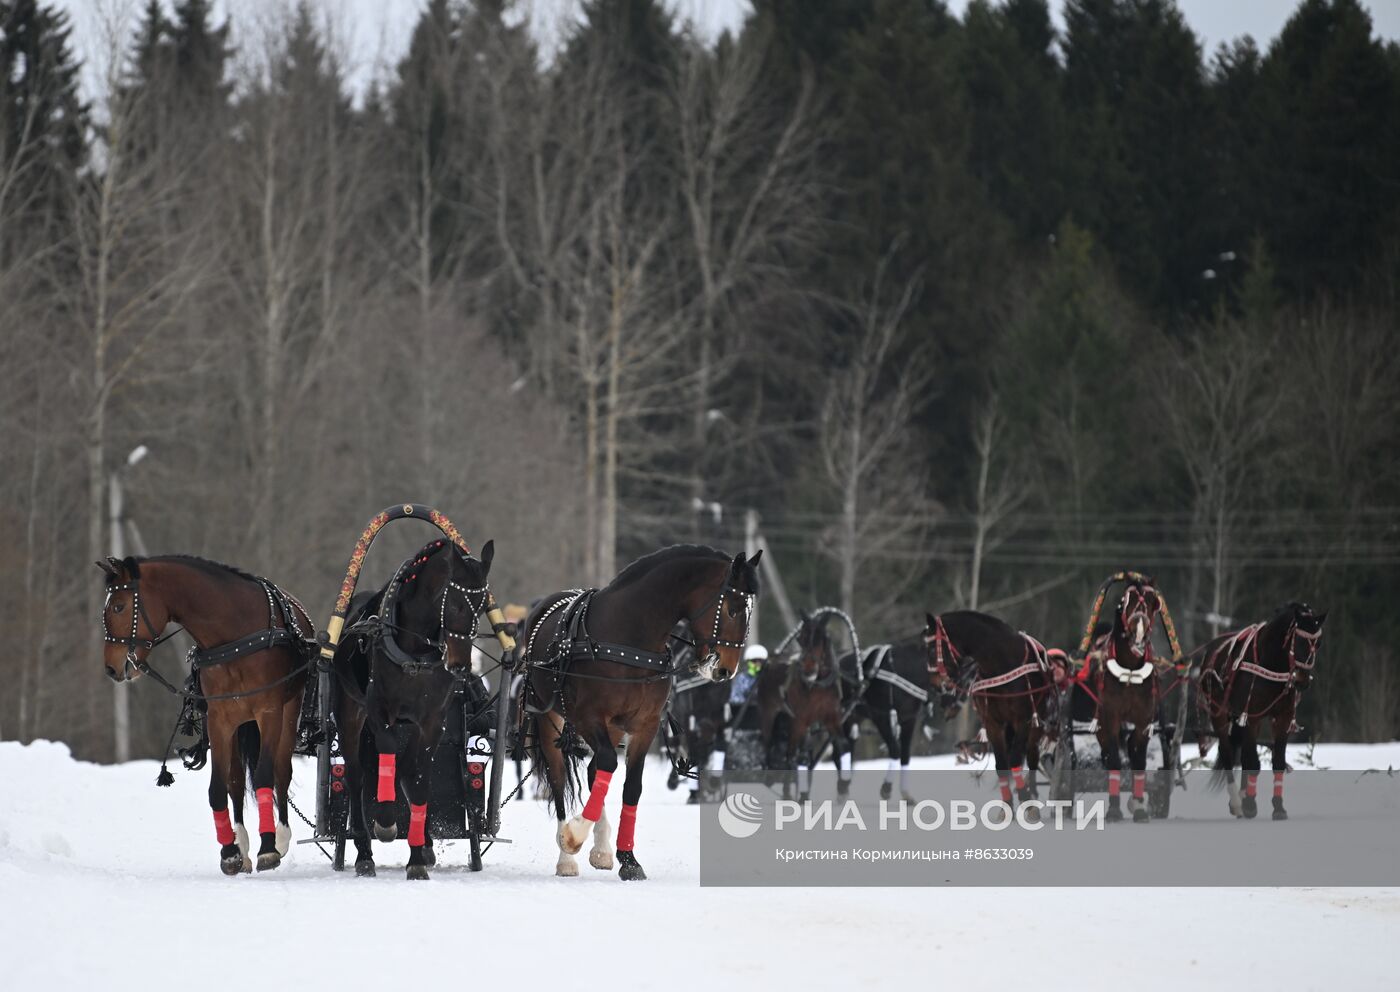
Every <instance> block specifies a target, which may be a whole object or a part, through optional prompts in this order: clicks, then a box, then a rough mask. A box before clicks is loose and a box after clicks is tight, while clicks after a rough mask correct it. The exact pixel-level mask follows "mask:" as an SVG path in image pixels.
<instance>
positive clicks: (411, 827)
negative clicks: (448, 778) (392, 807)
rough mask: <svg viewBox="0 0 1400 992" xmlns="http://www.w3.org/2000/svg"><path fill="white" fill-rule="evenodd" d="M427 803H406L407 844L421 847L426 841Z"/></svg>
mask: <svg viewBox="0 0 1400 992" xmlns="http://www.w3.org/2000/svg"><path fill="white" fill-rule="evenodd" d="M427 824H428V804H427V803H424V804H423V805H422V806H414V805H413V804H412V803H409V805H408V846H409V847H422V846H423V845H424V844H425V843H427V837H426V834H427V830H426V829H425V828H426V827H427Z"/></svg>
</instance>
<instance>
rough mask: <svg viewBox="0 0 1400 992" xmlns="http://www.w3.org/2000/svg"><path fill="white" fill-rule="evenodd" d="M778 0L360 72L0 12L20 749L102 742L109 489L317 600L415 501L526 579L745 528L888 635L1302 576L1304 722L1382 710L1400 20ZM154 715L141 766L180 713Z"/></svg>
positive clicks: (770, 624)
mask: <svg viewBox="0 0 1400 992" xmlns="http://www.w3.org/2000/svg"><path fill="white" fill-rule="evenodd" d="M753 7H754V11H753V14H752V16H751V17H750V18H749V19H748V20H747V22H746V23H745V24H744V26H743V29H742V31H741V32H740V33H739V34H738V35H737V36H731V35H724V36H722V37H720V38H719V39H717V40H707V39H704V38H702V37H699V36H698V35H696V34H695V33H694V32H693V31H692V30H691V29H690V28H689V27H688V26H687V25H685V24H683V23H681V22H679V21H678V20H677V19H676V18H675V17H674V16H673V15H671V14H670V13H668V12H667V9H666V7H665V6H664V5H663V4H662V3H660V2H659V0H587V2H585V3H584V4H583V5H582V10H581V13H580V15H579V17H578V18H577V20H576V22H575V23H572V25H571V27H570V28H569V29H568V31H567V32H566V34H565V37H564V38H563V39H562V40H561V42H560V44H559V45H558V46H557V48H551V49H550V50H547V51H546V50H542V49H541V48H540V47H539V44H538V42H537V40H536V39H535V38H534V37H533V36H532V35H531V33H530V32H529V30H528V29H527V28H526V27H525V26H523V23H522V22H523V20H524V18H523V17H522V15H521V12H520V11H518V10H516V9H514V7H513V5H512V4H511V3H509V2H504V0H474V2H471V0H428V2H426V3H425V6H424V10H423V12H422V15H421V18H420V20H419V22H418V23H417V26H416V28H415V30H414V31H413V35H412V39H411V43H410V46H409V49H408V51H407V53H406V54H404V55H403V56H402V59H401V61H399V62H398V64H397V66H396V67H395V68H394V69H393V70H392V71H387V72H385V73H383V74H381V77H380V78H378V79H376V81H375V82H374V84H373V85H372V86H370V87H369V88H368V90H367V92H363V93H359V92H353V93H352V90H351V87H350V86H349V85H348V83H347V71H346V68H345V65H346V63H345V57H344V55H343V53H342V52H341V51H340V50H339V48H338V47H337V45H336V44H335V42H334V39H336V38H338V37H341V36H342V32H341V28H342V27H343V25H337V24H335V23H334V22H326V21H324V20H323V17H324V15H323V14H322V13H321V12H320V11H319V9H317V8H312V7H309V6H301V7H289V9H288V10H287V12H286V14H285V16H284V17H283V18H282V19H281V20H279V21H275V22H272V23H269V22H268V21H266V20H265V19H264V20H262V21H258V20H254V19H252V18H250V19H249V20H248V22H247V23H243V22H241V21H240V20H239V19H238V17H239V15H238V7H237V5H233V6H232V9H233V11H234V13H233V21H232V22H231V23H219V22H218V21H217V19H216V18H214V17H213V15H212V14H211V11H210V5H209V3H208V0H175V2H174V3H173V4H171V3H169V2H165V3H163V2H160V0H149V2H148V3H146V4H145V6H144V9H143V10H142V11H140V12H139V14H140V16H139V19H138V20H136V21H135V22H133V23H130V24H110V25H108V31H107V37H106V38H105V48H104V50H103V51H101V52H95V53H85V56H84V57H85V59H86V62H85V64H81V65H80V63H79V56H78V53H77V52H76V51H75V50H74V46H73V43H72V40H71V38H70V33H71V28H70V25H69V24H68V23H67V21H66V19H65V17H64V16H63V15H62V14H61V13H59V12H57V11H56V10H55V9H54V8H53V7H51V6H49V5H48V4H46V3H44V2H42V0H0V299H3V301H4V303H3V307H0V340H3V342H4V351H3V367H4V369H5V373H6V374H5V377H4V378H5V384H6V388H5V389H4V390H3V392H0V423H3V425H4V434H3V439H0V506H3V508H4V513H3V514H0V564H3V571H4V576H5V578H4V582H3V584H0V618H3V619H0V631H3V640H4V642H5V644H6V645H7V650H6V652H5V654H4V656H3V657H0V679H3V684H4V687H5V688H4V691H3V692H0V737H5V738H19V739H25V740H27V739H31V738H35V737H52V738H59V739H65V740H68V741H70V742H71V743H72V745H73V747H74V749H75V752H76V753H78V754H79V755H81V756H86V757H93V758H99V759H106V758H109V757H111V756H112V754H113V743H112V742H113V715H112V695H113V689H112V686H111V685H110V683H108V682H107V680H106V679H104V678H102V676H101V668H100V663H99V649H100V645H101V637H100V630H99V626H98V624H97V617H98V615H99V610H100V606H101V601H102V600H101V595H102V592H101V590H102V584H101V579H100V573H99V572H98V571H97V570H96V569H95V568H93V567H92V562H93V561H94V560H96V559H98V558H101V557H104V556H105V555H107V554H109V553H111V548H112V541H113V536H114V535H113V533H112V520H111V519H110V518H111V517H112V513H111V506H112V504H111V502H110V501H111V498H112V495H113V487H114V485H119V486H120V487H121V489H122V491H123V493H124V497H125V501H124V510H123V513H124V517H125V519H126V521H128V524H127V525H126V526H121V527H120V528H119V530H120V533H119V534H118V535H117V536H118V537H120V538H121V539H122V540H123V541H124V542H125V544H126V547H125V550H126V551H127V552H128V553H131V552H133V551H142V550H145V549H148V550H149V552H151V553H161V552H187V553H193V554H199V555H204V556H208V557H211V558H215V559H220V560H224V561H228V562H230V563H232V564H236V565H239V566H241V567H244V568H247V569H249V570H252V571H255V572H258V573H261V574H265V575H268V576H270V577H272V578H274V579H275V580H276V581H278V582H280V583H282V584H283V585H285V586H286V587H287V588H288V589H289V590H290V591H292V592H294V593H295V594H296V595H297V596H299V597H300V598H301V599H302V600H303V601H304V602H306V603H307V604H308V606H309V607H311V609H312V614H313V616H320V615H321V614H322V611H323V610H324V611H326V613H327V614H328V611H329V606H330V604H331V602H332V600H333V593H334V590H335V588H336V587H337V585H338V582H339V578H340V575H341V574H342V573H343V570H344V567H345V560H346V558H347V556H348V555H349V553H350V550H351V547H352V545H353V543H354V540H355V538H356V536H357V535H358V534H359V531H360V529H361V528H362V527H363V525H364V523H365V522H366V520H367V519H368V518H369V516H370V515H371V514H372V513H373V512H375V511H376V510H378V509H379V508H380V507H382V506H385V505H388V504H391V503H397V502H402V501H405V500H414V501H420V502H425V503H430V504H433V505H436V506H438V507H440V508H441V509H443V510H444V511H446V512H447V513H448V515H449V516H451V517H453V518H454V520H456V522H457V523H458V525H459V526H460V527H461V528H462V530H463V532H464V533H465V535H466V536H467V539H468V540H469V541H470V542H471V543H472V544H473V545H477V544H480V543H482V542H484V541H485V540H486V539H488V538H494V539H495V541H496V549H497V556H496V566H495V569H494V570H493V573H492V580H493V585H494V587H495V588H496V590H497V594H498V596H499V597H500V598H501V599H502V600H503V601H516V602H528V601H529V600H530V599H532V598H534V597H536V596H539V595H542V594H544V593H546V592H549V591H551V590H554V589H558V588H563V587H566V586H572V585H580V584H598V583H601V582H605V581H606V580H607V579H608V578H609V577H610V576H611V575H612V574H614V573H615V572H616V571H617V570H618V569H619V568H620V567H621V566H622V565H623V564H625V563H626V562H627V561H628V560H629V559H630V558H632V557H634V556H636V555H638V554H641V553H643V552H646V551H649V550H652V549H654V548H655V547H657V546H659V545H662V544H667V543H671V542H675V541H682V540H700V541H705V542H708V543H713V544H716V545H718V546H720V547H724V548H728V549H733V550H738V549H739V548H741V547H742V545H743V539H744V517H745V513H746V511H749V510H754V511H757V513H758V515H759V520H760V526H761V530H762V533H763V535H764V538H765V540H766V543H767V546H768V548H769V554H770V557H772V558H773V559H774V561H775V562H776V564H777V565H778V566H779V568H780V569H781V572H782V576H783V578H784V580H785V581H784V584H785V586H786V587H787V590H788V592H789V594H790V595H791V597H792V598H793V600H794V601H797V602H798V603H799V605H807V606H816V605H819V604H823V603H832V604H837V605H841V606H844V607H846V608H847V609H849V610H850V611H851V612H852V614H853V615H854V617H855V618H856V622H857V624H858V625H859V627H860V630H861V633H862V639H863V640H865V641H867V642H874V641H876V640H880V639H893V638H897V637H902V636H905V635H907V634H909V633H911V632H913V631H916V630H918V629H919V627H920V626H921V624H922V617H923V613H924V611H925V610H926V609H932V610H942V609H949V608H953V607H957V606H972V607H978V608H981V609H984V610H988V611H991V612H996V613H999V614H1001V615H1003V616H1005V617H1006V618H1007V619H1008V620H1010V621H1011V622H1012V623H1014V624H1016V625H1017V626H1020V627H1023V628H1025V629H1027V630H1029V631H1032V632H1034V633H1036V634H1037V635H1039V636H1041V637H1042V638H1043V639H1045V640H1046V641H1047V643H1052V644H1063V645H1066V646H1073V645H1074V644H1075V643H1076V642H1077V638H1078V635H1079V631H1080V628H1081V627H1082V625H1083V623H1084V619H1085V616H1086V614H1087V612H1088V609H1089V605H1090V602H1091V600H1092V597H1093V594H1094V591H1095V590H1096V588H1097V586H1098V584H1099V582H1100V581H1102V579H1103V578H1104V577H1105V576H1106V575H1108V574H1110V573H1112V572H1114V571H1117V570H1119V569H1122V568H1134V569H1139V570H1142V571H1145V572H1149V573H1151V574H1153V575H1155V576H1156V577H1157V579H1158V581H1159V583H1160V586H1161V588H1162V590H1163V592H1164V593H1165V596H1166V598H1167V600H1168V602H1169V604H1170V606H1171V608H1172V612H1173V614H1174V615H1175V617H1176V621H1177V624H1178V627H1179V628H1180V629H1181V630H1182V633H1183V639H1184V640H1185V641H1188V642H1190V643H1191V644H1195V643H1199V642H1200V641H1202V640H1204V639H1205V638H1206V637H1207V636H1208V635H1209V633H1210V632H1211V631H1212V629H1214V628H1215V627H1217V626H1218V625H1219V624H1221V623H1231V622H1238V623H1243V622H1246V621H1252V620H1254V619H1262V618H1264V617H1265V616H1267V615H1269V614H1270V613H1271V612H1272V610H1273V608H1274V607H1276V606H1278V605H1279V604H1281V603H1282V602H1284V601H1287V600H1290V599H1301V600H1306V601H1308V602H1310V603H1312V604H1314V605H1315V606H1317V607H1319V608H1327V609H1328V610H1329V611H1330V612H1329V617H1330V619H1329V620H1328V624H1327V638H1326V643H1325V646H1324V649H1323V662H1322V665H1321V667H1320V668H1319V674H1318V678H1317V681H1316V683H1315V684H1314V688H1313V689H1312V691H1311V692H1310V694H1309V696H1308V697H1307V699H1306V701H1305V703H1304V706H1303V708H1302V710H1301V713H1300V722H1301V723H1302V724H1303V728H1304V729H1303V736H1304V737H1319V736H1321V737H1327V738H1333V739H1389V738H1390V737H1393V736H1394V735H1395V734H1396V733H1397V732H1400V661H1398V660H1397V657H1396V648H1395V645H1396V643H1397V641H1398V640H1400V610H1397V608H1396V603H1397V600H1400V510H1397V507H1400V459H1397V457H1396V456H1397V452H1400V416H1397V412H1398V411H1400V353H1397V349H1396V348H1395V342H1396V339H1397V328H1396V321H1397V314H1400V113H1397V108H1400V47H1397V45H1396V44H1394V43H1387V42H1385V41H1383V40H1382V39H1380V38H1378V37H1377V36H1376V35H1375V34H1374V33H1373V30H1372V25H1371V22H1370V18H1369V16H1368V13H1367V11H1366V9H1365V7H1364V6H1363V5H1362V4H1360V3H1358V2H1357V0H1304V2H1302V3H1301V4H1299V6H1298V7H1297V10H1296V11H1295V12H1294V14H1293V15H1292V17H1291V19H1290V20H1289V21H1288V23H1287V25H1286V26H1285V27H1284V29H1283V31H1282V32H1281V34H1280V35H1279V36H1278V37H1277V38H1275V39H1271V40H1267V41H1265V40H1259V41H1255V40H1251V39H1249V38H1241V39H1239V40H1237V41H1235V42H1233V43H1231V44H1229V45H1226V46H1222V47H1220V48H1219V49H1218V50H1216V51H1205V50H1204V49H1203V46H1202V43H1201V40H1200V39H1199V38H1198V37H1197V36H1196V35H1195V34H1193V32H1192V30H1191V28H1190V27H1189V25H1188V24H1187V23H1186V22H1185V20H1184V19H1183V17H1182V14H1181V13H1180V11H1178V10H1177V8H1176V7H1175V5H1174V3H1173V2H1171V0H1067V2H1066V4H1065V11H1064V22H1063V23H1064V28H1063V30H1059V29H1057V28H1056V26H1055V23H1056V22H1055V21H1054V20H1052V18H1051V16H1050V12H1049V10H1048V9H1047V3H1046V0H1002V2H987V0H973V2H971V3H970V4H969V5H968V6H967V8H966V11H965V13H964V14H963V15H962V16H961V17H957V16H954V14H952V13H951V12H950V11H949V10H948V9H947V7H946V6H945V5H944V4H943V3H941V2H938V0H829V2H824V3H820V4H814V3H807V2H801V0H755V2H754V4H753ZM84 74H86V78H91V79H94V80H97V81H98V87H97V92H95V93H89V92H88V90H89V89H90V87H83V86H80V78H84ZM138 446H145V447H146V449H147V450H148V452H149V454H147V455H146V456H145V458H144V459H143V460H140V461H136V460H135V459H133V458H131V457H130V456H129V453H130V452H133V451H135V450H137V449H138ZM409 531H411V528H409V527H407V526H405V532H403V533H399V534H395V535H391V536H386V537H385V539H384V540H383V541H382V542H381V543H382V544H384V545H385V547H384V548H382V549H379V546H378V545H376V548H377V550H376V552H375V554H376V556H381V555H382V560H380V561H379V562H378V563H377V565H376V566H375V567H377V568H378V569H379V570H380V574H382V572H383V571H385V570H387V569H388V568H390V567H392V565H393V564H395V563H396V562H397V560H398V558H399V557H402V553H406V552H407V551H408V550H410V549H411V548H412V547H416V546H417V544H418V543H420V542H421V540H422V539H424V537H425V534H424V532H421V531H412V532H409ZM394 542H399V543H394ZM135 545H139V546H135ZM781 626H782V624H781V620H780V618H779V616H778V615H777V614H776V612H775V611H773V610H771V609H766V610H765V611H764V614H763V631H762V634H763V636H764V637H765V639H770V640H771V639H773V638H775V637H777V636H780V635H781V633H782V631H781ZM166 650H169V651H170V654H169V655H167V656H165V657H164V658H162V659H160V661H161V662H162V663H163V664H162V665H158V667H164V668H165V669H166V670H167V672H172V671H174V670H175V668H176V667H177V665H178V653H177V652H176V651H175V650H174V649H173V648H172V649H166ZM131 705H132V706H133V707H134V715H133V727H134V730H135V736H136V741H137V746H136V751H137V753H139V754H149V753H155V752H158V751H159V750H160V748H161V746H162V745H163V744H164V743H165V739H166V735H167V734H168V732H169V720H170V718H171V717H172V716H173V711H172V707H171V705H170V702H169V700H168V699H167V698H166V697H165V695H164V694H163V693H160V692H158V691H157V690H156V687H154V686H150V685H144V684H143V685H140V686H138V687H137V688H136V689H135V691H134V692H133V693H132V703H131Z"/></svg>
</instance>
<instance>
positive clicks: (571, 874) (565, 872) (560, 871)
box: [554, 858, 578, 878]
mask: <svg viewBox="0 0 1400 992" xmlns="http://www.w3.org/2000/svg"><path fill="white" fill-rule="evenodd" d="M554 874H556V875H558V876H559V877H560V878H577V877H578V862H576V861H574V859H573V858H569V859H568V860H565V859H564V858H560V859H559V863H558V864H557V865H555V866H554Z"/></svg>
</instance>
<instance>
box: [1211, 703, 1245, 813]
mask: <svg viewBox="0 0 1400 992" xmlns="http://www.w3.org/2000/svg"><path fill="white" fill-rule="evenodd" d="M1243 742H1244V728H1243V727H1241V726H1240V725H1239V724H1237V723H1234V722H1231V724H1230V726H1229V727H1228V728H1226V730H1225V736H1224V737H1222V738H1220V743H1219V744H1218V745H1217V747H1219V749H1220V754H1219V756H1218V757H1217V758H1216V759H1215V770H1216V773H1217V774H1220V773H1222V772H1223V773H1224V775H1225V787H1226V788H1227V789H1228V790H1229V792H1230V815H1231V816H1244V804H1243V802H1242V801H1241V798H1240V784H1239V782H1237V781H1236V780H1235V758H1236V756H1237V755H1238V756H1239V757H1240V758H1241V760H1243V757H1244V755H1243V754H1242V753H1241V752H1240V747H1241V745H1242V744H1243Z"/></svg>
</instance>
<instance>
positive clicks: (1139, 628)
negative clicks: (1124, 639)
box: [1133, 614, 1147, 655]
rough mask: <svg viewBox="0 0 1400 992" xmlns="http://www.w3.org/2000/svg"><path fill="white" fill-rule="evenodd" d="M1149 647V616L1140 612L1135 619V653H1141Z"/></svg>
mask: <svg viewBox="0 0 1400 992" xmlns="http://www.w3.org/2000/svg"><path fill="white" fill-rule="evenodd" d="M1146 649H1147V617H1145V616H1143V615H1142V614H1138V616H1137V618H1136V619H1135V620H1134V621H1133V654H1136V655H1141V654H1142V653H1143V651H1145V650H1146Z"/></svg>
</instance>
